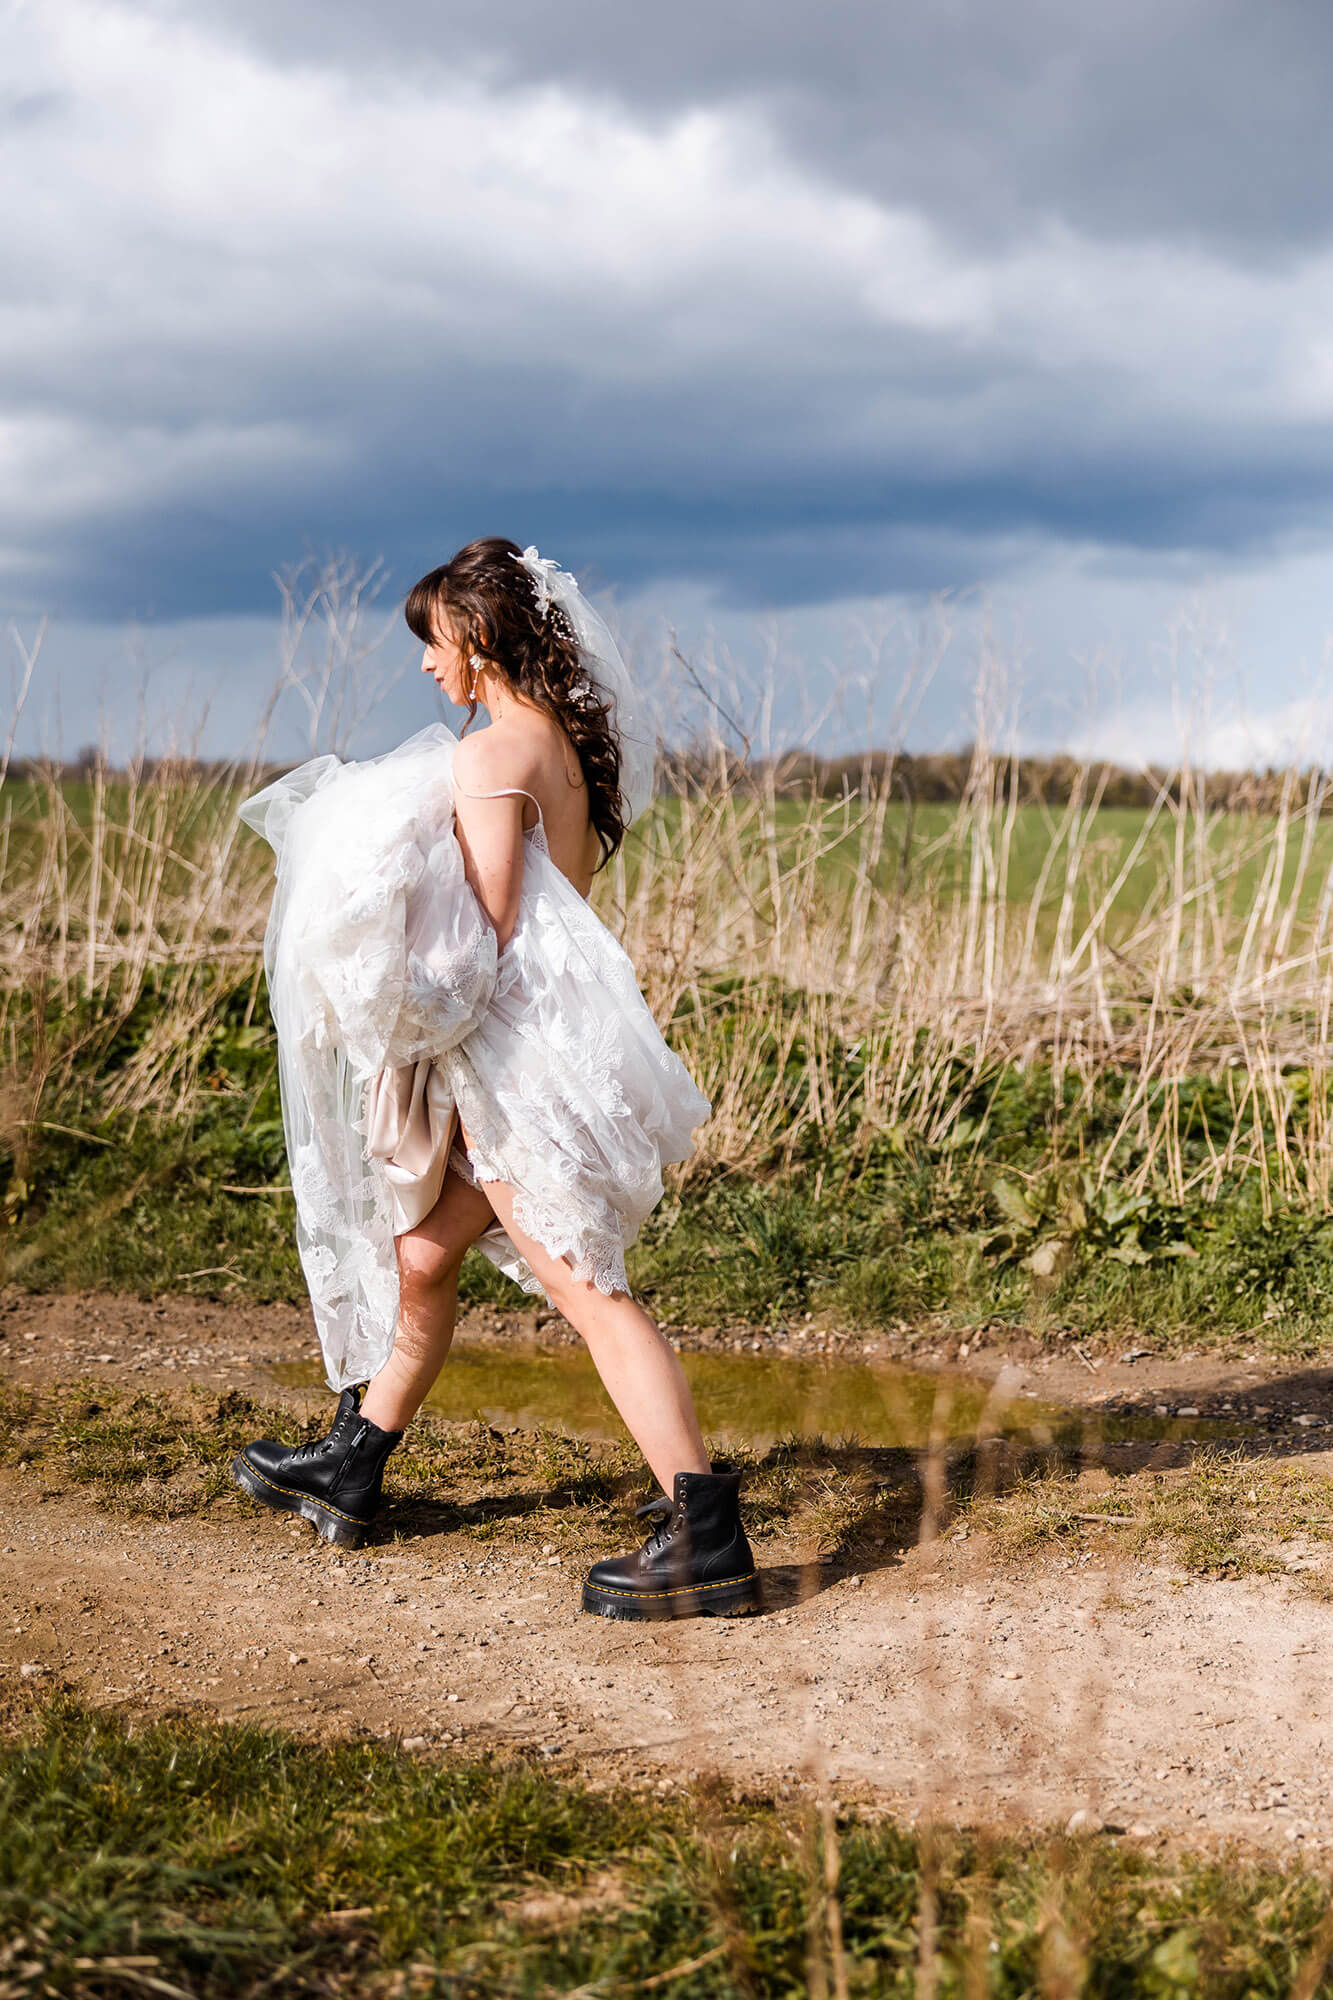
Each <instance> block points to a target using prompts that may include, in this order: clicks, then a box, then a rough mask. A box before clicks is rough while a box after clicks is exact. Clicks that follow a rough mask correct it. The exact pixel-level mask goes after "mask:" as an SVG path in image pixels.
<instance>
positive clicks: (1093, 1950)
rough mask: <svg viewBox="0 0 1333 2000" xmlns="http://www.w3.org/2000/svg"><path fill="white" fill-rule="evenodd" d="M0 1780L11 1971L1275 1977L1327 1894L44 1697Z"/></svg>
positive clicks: (107, 1981) (69, 1977)
mask: <svg viewBox="0 0 1333 2000" xmlns="http://www.w3.org/2000/svg"><path fill="white" fill-rule="evenodd" d="M0 1806H2V1809H0V1990H3V1991H4V1993H5V1994H6V1995H10V1996H15V2000H19V1996H22V2000H27V1996H29V1995H31V1996H34V2000H35V1996H37V1995H39V1994H41V1995H49V1994H60V1995H66V1994H68V1995H81V1996H88V2000H93V1996H97V1997H98V2000H101V1996H109V1995H128V1994H131V1993H142V1992H145V1991H153V1990H156V1991H175V1992H185V1993H187V1994H189V1995H191V1996H195V2000H214V1996H219V2000H220V1996H223V1995H226V1996H228V2000H233V1996H255V2000H257V1997H258V1995H259V1994H260V1993H265V1994H270V1993H282V1994H284V1995H315V1994H319V1995H342V1994H349V1995H350V1994H358V1995H361V1994H371V1995H381V1994H383V1995H390V1994H393V1995H405V1994H408V1993H413V1994H426V1995H452V1996H460V2000H461V1996H469V2000H471V1996H477V2000H481V1996H486V2000H508V1996H515V2000H517V1996H525V1997H526V1996H531V2000H536V1996H546V1995H563V1996H570V1995H572V1994H573V1993H575V1992H578V1993H580V1994H588V1995H590V1996H591V1995H596V1996H598V2000H611V1996H620V1995H631V1994H635V1995H637V1994H643V1993H646V1992H650V1991H658V1990H666V1991H668V1992H670V1993H671V1994H673V1995H680V1996H684V2000H733V1996H735V2000H769V1996H772V2000H779V1996H782V2000H787V1996H792V2000H794V1996H797V1995H801V1994H808V1993H814V1992H833V1991H836V1990H845V1991H846V1992H847V1993H849V1994H856V1995H895V1996H896V1995H903V1996H906V1995H909V1994H911V1993H912V1992H914V1991H917V1990H919V1987H918V1984H917V1971H918V1966H919V1963H920V1961H921V1958H922V1956H923V1946H924V1950H925V1955H926V1956H928V1957H929V1958H931V1959H932V1960H933V1963H934V1966H935V1970H936V1975H937V1978H938V1988H937V1990H938V1991H940V1992H941V1993H946V1994H953V1993H970V1994H975V1993H989V1994H996V1995H1017V1994H1024V1993H1034V1992H1055V1991H1059V1992H1075V1991H1077V1992H1081V1993H1086V1994H1089V1995H1105V1996H1107V2000H1111V1996H1115V2000H1120V1997H1121V1996H1130V1995H1140V1994H1142V1995H1145V1996H1147V1995H1155V1996H1169V1995H1175V1994H1183V1993H1191V1992H1206V1993H1208V1994H1210V1995H1213V1996H1232V1995H1235V1996H1240V1995H1247V1996H1249V1995H1274V1996H1276V1995H1279V1994H1287V1993H1290V1992H1291V1991H1292V1990H1293V1985H1294V1982H1295V1981H1296V1979H1297V1978H1298V1976H1299V1974H1300V1970H1301V1968H1302V1966H1303V1964H1304V1963H1305V1962H1306V1961H1307V1959H1308V1958H1309V1955H1310V1953H1311V1951H1312V1949H1316V1950H1317V1949H1318V1947H1319V1946H1320V1944H1321V1943H1322V1942H1323V1939H1322V1934H1321V1931H1320V1925H1321V1921H1322V1920H1323V1918H1324V1912H1325V1908H1326V1902H1327V1890H1326V1887H1325V1886H1324V1885H1323V1884H1321V1883H1319V1882H1318V1881H1316V1880H1314V1879H1312V1878H1311V1877H1310V1876H1308V1875H1305V1874H1302V1873H1299V1872H1296V1871H1294V1870H1285V1869H1278V1868H1275V1867H1271V1866H1269V1867H1262V1866H1255V1865H1253V1864H1246V1863H1243V1862H1241V1861H1239V1860H1236V1859H1234V1858H1232V1859H1223V1860H1199V1859H1193V1858H1189V1857H1184V1858H1180V1859H1177V1860H1171V1861H1165V1860H1162V1859H1160V1858H1158V1857H1153V1856H1150V1855H1147V1854H1144V1853H1141V1852H1138V1851H1134V1850H1132V1849H1128V1848H1122V1847H1119V1846H1118V1845H1117V1844H1116V1843H1115V1842H1114V1841H1113V1840H1111V1839H1108V1838H1105V1837H1099V1838H1094V1839H1082V1840H1078V1841H1072V1840H1067V1839H1064V1838H1060V1837H1055V1838H1040V1837H1037V1838H1031V1839H1023V1840H1020V1839H993V1838H987V1837H983V1836H979V1835H976V1834H970V1833H967V1832H960V1831H950V1830H945V1831H937V1832H932V1833H929V1834H926V1835H923V1836H917V1835H914V1834H912V1833H910V1832H908V1831H905V1830H904V1829H902V1828H901V1827H899V1826H896V1825H894V1824H892V1823H889V1822H879V1823H874V1822H872V1821H869V1820H866V1819H863V1818H859V1817H857V1816H856V1815H855V1814H851V1813H842V1812H837V1813H834V1812H833V1811H831V1810H828V1809H826V1810H825V1811H824V1812H822V1813H816V1812H813V1811H811V1810H809V1809H807V1808H805V1807H804V1806H802V1805H801V1804H799V1803H790V1802H786V1803H784V1802H780V1801H775V1800H773V1799H768V1798H753V1797H744V1796H742V1795H740V1794H737V1793H735V1792H732V1791H729V1790H726V1789H723V1788H720V1787H716V1786H700V1787H696V1788H695V1789H694V1790H693V1792H692V1793H691V1794H690V1795H688V1796H686V1797H684V1798H682V1799H679V1800H675V1801H671V1800H663V1799H660V1798H654V1797H648V1796H645V1795H644V1794H642V1793H635V1792H632V1791H628V1790H624V1791H617V1792H611V1793H603V1794H599V1793H595V1792H592V1791H590V1790H588V1789H586V1788H584V1787H582V1786H579V1785H576V1784H573V1783H569V1782H566V1781H563V1780H560V1779H557V1778H555V1777H553V1776H551V1775H549V1774H547V1773H544V1772H542V1771H540V1770H537V1769H535V1768H533V1767H532V1766H531V1765H529V1764H526V1763H523V1762H517V1761H516V1762H510V1763H504V1764H501V1763H498V1762H497V1761H496V1760H493V1759H491V1760H487V1761H486V1762H484V1763H480V1764H478V1763H462V1762H459V1763H450V1762H446V1761H437V1760H436V1759H435V1758H434V1757H422V1756H414V1755H407V1754H404V1753H402V1752H401V1751H398V1750H396V1749H394V1748H392V1747H389V1746H385V1745H382V1744H378V1743H361V1742H358V1743H343V1744H338V1745H333V1746H315V1745H311V1744H307V1743H303V1742H300V1741H298V1740H295V1739H293V1738H292V1737H290V1736H287V1735H284V1734H282V1733H280V1732H278V1731H275V1730H266V1729H258V1728H252V1727H219V1726H217V1725H209V1726H205V1725H195V1724H185V1723H180V1722H175V1721H166V1722H159V1723H155V1724H152V1725H149V1726H147V1727H136V1728H135V1729H134V1730H133V1733H131V1732H130V1730H129V1729H128V1728H126V1727H125V1726H123V1725H122V1724H120V1723H119V1722H109V1721H106V1720H104V1719H101V1718H98V1717H96V1716H93V1715H90V1714H88V1713H86V1712H84V1711H81V1710H79V1709H78V1708H75V1707H73V1706H67V1705H64V1704H62V1703H59V1702H57V1703H55V1704H53V1705H49V1706H47V1707H45V1708H44V1709H42V1710H40V1711H37V1712H34V1713H33V1714H32V1715H30V1716H29V1717H28V1718H26V1720H25V1721H24V1722H23V1723H22V1725H21V1727H20V1732H19V1735H18V1740H12V1741H10V1742H9V1743H7V1744H6V1745H5V1746H4V1748H3V1750H0ZM835 1858H836V1867H833V1866H830V1865H829V1864H830V1863H831V1862H833V1861H834V1859H835ZM830 1879H832V1880H833V1881H834V1882H835V1884H836V1886H835V1887H834V1888H833V1889H832V1890H831V1891H830V1889H829V1888H828V1887H827V1884H828V1883H829V1881H830ZM932 1912H933V1916H932V1914H931V1913H932ZM923 1913H924V1918H923ZM1316 1979H1317V1972H1316ZM154 1982H156V1985H154ZM649 1982H655V1983H653V1984H650V1983H649ZM1308 1990H1310V1991H1311V1992H1313V1991H1316V1990H1318V1991H1325V1990H1327V1989H1326V1987H1324V1986H1319V1985H1316V1984H1315V1983H1314V1982H1312V1983H1311V1985H1310V1987H1309V1989H1308Z"/></svg>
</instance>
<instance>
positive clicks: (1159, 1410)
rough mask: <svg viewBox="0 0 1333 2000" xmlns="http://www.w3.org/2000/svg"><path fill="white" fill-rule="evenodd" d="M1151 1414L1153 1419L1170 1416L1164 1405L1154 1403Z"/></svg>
mask: <svg viewBox="0 0 1333 2000" xmlns="http://www.w3.org/2000/svg"><path fill="white" fill-rule="evenodd" d="M1152 1413H1153V1415H1154V1416H1155V1417H1169V1416H1170V1414H1171V1412H1170V1410H1168V1409H1167V1407H1166V1404H1165V1403H1154V1404H1153V1412H1152Z"/></svg>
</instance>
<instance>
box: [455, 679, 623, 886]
mask: <svg viewBox="0 0 1333 2000" xmlns="http://www.w3.org/2000/svg"><path fill="white" fill-rule="evenodd" d="M478 736H484V738H485V740H486V749H487V752H488V755H487V758H486V764H487V771H488V782H489V783H490V784H491V785H494V786H498V785H500V784H505V785H513V786H515V787H517V788H518V789H520V790H522V791H525V792H530V793H531V794H532V796H533V798H535V799H536V800H537V803H538V804H539V805H540V807H541V811H542V820H543V823H544V825H545V828H546V844H547V846H548V848H549V849H550V854H551V859H552V861H554V863H555V865H556V867H557V868H558V869H559V870H560V873H561V874H562V875H564V876H565V877H566V878H567V879H568V880H569V881H570V882H572V883H573V885H574V887H575V888H576V889H577V890H578V892H579V894H580V895H581V896H586V895H587V894H588V891H589V890H590V889H591V887H592V880H593V875H594V873H595V872H596V868H597V863H598V861H599V859H600V857H601V843H600V841H599V840H598V838H597V834H596V832H595V830H594V828H593V825H592V821H591V820H590V819H589V817H588V786H587V782H586V780H585V779H584V776H583V772H582V770H581V768H580V766H579V760H578V754H577V752H576V751H575V749H574V746H573V744H572V743H571V742H570V741H569V738H568V737H567V736H566V735H565V732H564V730H563V729H562V728H561V727H560V725H559V723H558V722H555V721H553V720H552V718H551V717H550V716H548V715H545V714H543V713H541V712H540V711H538V710H532V709H526V708H525V709H519V710H516V711H515V712H513V713H511V714H507V715H504V716H502V717H500V718H499V719H498V720H496V721H492V722H491V723H490V724H489V726H488V727H487V728H486V729H485V730H482V731H475V732H469V734H468V736H467V737H465V738H464V741H465V742H470V741H472V740H474V738H475V737H478ZM536 824H537V814H536V811H535V809H534V808H533V806H532V804H531V802H530V801H526V800H525V802H524V806H523V825H524V828H525V829H526V830H531V828H532V827H534V826H535V825H536Z"/></svg>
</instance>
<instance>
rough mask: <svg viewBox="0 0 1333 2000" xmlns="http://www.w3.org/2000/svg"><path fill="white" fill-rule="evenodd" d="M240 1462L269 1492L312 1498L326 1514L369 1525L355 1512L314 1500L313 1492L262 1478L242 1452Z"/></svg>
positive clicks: (360, 1525) (297, 1498)
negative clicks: (344, 1510) (359, 1518)
mask: <svg viewBox="0 0 1333 2000" xmlns="http://www.w3.org/2000/svg"><path fill="white" fill-rule="evenodd" d="M241 1464H242V1465H243V1466H244V1467H245V1469H246V1471H247V1472H253V1474H254V1476H255V1478H256V1479H263V1480H264V1484H265V1486H267V1488H268V1490H269V1492H270V1493H287V1494H290V1496H291V1498H292V1499H293V1500H313V1501H314V1503H315V1505H316V1507H322V1508H323V1509H324V1512H325V1513H326V1514H336V1515H337V1516H338V1519H339V1520H340V1521H350V1522H351V1524H352V1526H353V1527H354V1528H364V1527H367V1526H368V1525H369V1523H368V1522H366V1521H359V1520H358V1519H357V1517H356V1515H355V1514H344V1512H343V1510H342V1508H341V1507H334V1506H333V1505H331V1503H330V1502H329V1501H327V1500H315V1496H314V1494H313V1493H302V1491H301V1490H300V1488H299V1487H297V1486H279V1485H278V1484H277V1482H276V1481H275V1480H272V1479H264V1475H263V1473H262V1472H261V1471H260V1470H259V1467H258V1466H257V1465H251V1463H250V1461H249V1459H248V1458H247V1457H246V1455H245V1453H244V1452H242V1453H241Z"/></svg>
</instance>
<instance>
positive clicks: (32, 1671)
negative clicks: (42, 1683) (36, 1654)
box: [19, 1660, 46, 1681]
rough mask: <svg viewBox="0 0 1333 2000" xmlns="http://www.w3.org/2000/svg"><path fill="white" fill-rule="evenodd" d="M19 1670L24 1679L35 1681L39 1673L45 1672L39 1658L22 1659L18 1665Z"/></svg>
mask: <svg viewBox="0 0 1333 2000" xmlns="http://www.w3.org/2000/svg"><path fill="white" fill-rule="evenodd" d="M19 1672H20V1673H21V1674H22V1676H23V1678H24V1680H25V1681H35V1680H36V1679H37V1677H38V1675H39V1674H44V1673H45V1672H46V1668H45V1667H44V1666H43V1665H42V1663H41V1661H40V1660H24V1661H23V1663H22V1664H21V1666H20V1667H19Z"/></svg>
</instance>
